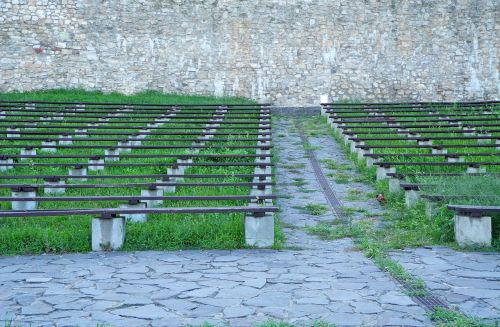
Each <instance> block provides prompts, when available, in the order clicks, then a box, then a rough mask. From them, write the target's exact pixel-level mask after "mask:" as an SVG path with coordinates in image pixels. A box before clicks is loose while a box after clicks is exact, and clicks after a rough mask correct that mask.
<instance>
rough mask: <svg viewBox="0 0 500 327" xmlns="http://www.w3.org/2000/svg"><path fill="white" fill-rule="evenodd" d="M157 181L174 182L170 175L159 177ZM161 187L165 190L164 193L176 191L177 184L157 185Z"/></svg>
mask: <svg viewBox="0 0 500 327" xmlns="http://www.w3.org/2000/svg"><path fill="white" fill-rule="evenodd" d="M156 182H157V183H172V180H171V179H170V178H169V177H165V178H163V179H157V180H156ZM157 187H158V188H159V189H161V190H162V191H163V193H164V194H165V193H175V185H164V186H162V185H157Z"/></svg>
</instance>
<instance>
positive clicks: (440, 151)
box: [431, 148, 448, 154]
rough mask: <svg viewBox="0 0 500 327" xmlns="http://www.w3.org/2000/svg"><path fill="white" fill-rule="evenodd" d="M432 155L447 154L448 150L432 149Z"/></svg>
mask: <svg viewBox="0 0 500 327" xmlns="http://www.w3.org/2000/svg"><path fill="white" fill-rule="evenodd" d="M431 153H432V154H447V153H448V150H447V149H441V148H436V149H432V152H431Z"/></svg>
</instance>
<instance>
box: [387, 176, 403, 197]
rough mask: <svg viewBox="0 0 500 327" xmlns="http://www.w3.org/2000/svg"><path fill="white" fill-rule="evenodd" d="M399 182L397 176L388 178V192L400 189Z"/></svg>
mask: <svg viewBox="0 0 500 327" xmlns="http://www.w3.org/2000/svg"><path fill="white" fill-rule="evenodd" d="M400 183H401V181H400V180H399V179H397V178H392V177H391V178H389V192H390V193H395V192H399V191H401V186H400V185H399V184H400Z"/></svg>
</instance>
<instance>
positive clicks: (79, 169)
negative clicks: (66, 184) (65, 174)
mask: <svg viewBox="0 0 500 327" xmlns="http://www.w3.org/2000/svg"><path fill="white" fill-rule="evenodd" d="M69 176H87V168H86V167H83V166H82V165H76V166H75V167H72V168H70V169H69ZM72 180H77V181H82V182H85V181H87V178H73V179H72Z"/></svg>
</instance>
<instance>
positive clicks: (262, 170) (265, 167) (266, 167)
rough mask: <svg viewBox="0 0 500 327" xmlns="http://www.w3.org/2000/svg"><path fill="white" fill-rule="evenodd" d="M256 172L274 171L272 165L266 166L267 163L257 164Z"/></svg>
mask: <svg viewBox="0 0 500 327" xmlns="http://www.w3.org/2000/svg"><path fill="white" fill-rule="evenodd" d="M254 173H255V174H258V175H260V174H265V175H267V174H271V173H272V168H271V166H265V165H262V166H257V167H255V170H254Z"/></svg>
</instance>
